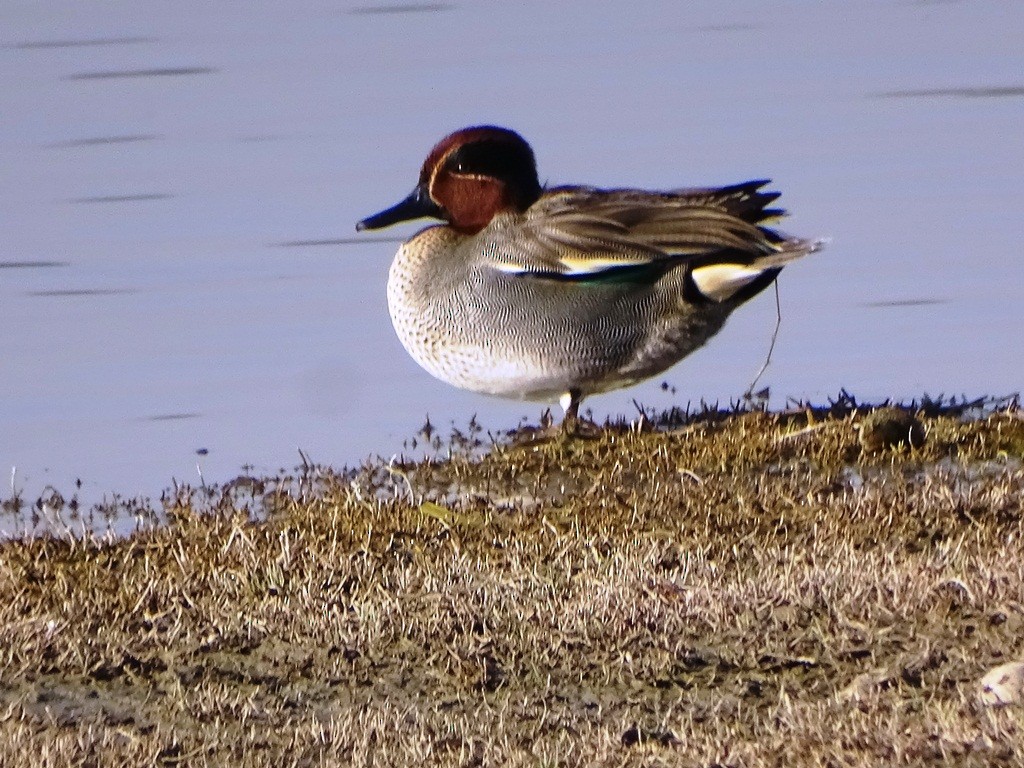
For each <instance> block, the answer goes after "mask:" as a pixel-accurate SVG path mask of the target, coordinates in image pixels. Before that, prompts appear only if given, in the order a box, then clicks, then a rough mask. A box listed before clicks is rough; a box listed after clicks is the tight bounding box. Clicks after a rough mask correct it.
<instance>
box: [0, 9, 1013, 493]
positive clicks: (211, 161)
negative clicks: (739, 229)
mask: <svg viewBox="0 0 1024 768" xmlns="http://www.w3.org/2000/svg"><path fill="white" fill-rule="evenodd" d="M584 7H585V12H581V10H580V9H581V8H584ZM481 9H485V11H486V12H481ZM624 9H626V10H628V12H625V13H624ZM1022 28H1024V6H1022V5H1020V4H1007V3H1005V2H1001V1H1000V0H972V2H970V3H941V4H940V3H928V4H927V5H912V6H911V5H906V4H901V3H898V2H893V3H875V2H867V1H866V0H864V1H859V0H855V1H852V2H847V3H842V4H838V3H837V4H827V3H793V4H781V5H779V4H773V5H770V6H769V5H766V4H764V3H761V2H755V0H738V2H734V3H724V4H723V3H713V2H709V1H703V0H702V1H700V2H696V3H690V4H686V7H685V10H683V9H682V6H681V5H680V4H678V3H676V2H670V0H664V1H663V2H657V1H654V2H649V3H637V4H629V5H628V7H627V6H625V5H623V4H622V3H617V2H611V0H592V1H591V2H588V3H586V4H585V6H584V5H583V4H570V3H531V4H515V3H488V4H478V3H427V2H424V3H401V2H398V3H395V4H389V3H385V2H383V0H381V1H380V2H374V1H373V0H370V2H367V0H363V2H345V1H344V0H341V2H339V3H336V4H333V5H332V4H327V5H324V4H322V3H314V2H305V1H304V0H298V1H297V2H296V3H293V4H289V5H288V6H283V5H274V4H250V5H238V4H230V3H219V4H210V3H200V2H197V1H196V0H184V4H181V3H175V4H168V3H159V2H156V1H155V0H138V2H135V3H130V4H119V5H117V7H116V8H114V7H113V6H103V5H96V6H95V7H92V6H90V7H89V8H87V9H86V8H85V6H82V5H81V4H79V3H74V2H71V1H70V0H51V2H46V3H34V4H33V3H23V4H20V5H18V11H17V13H13V12H5V13H4V23H3V25H2V27H0V55H2V58H3V63H2V72H3V75H2V77H3V86H4V87H3V88H2V89H0V115H3V120H0V155H2V156H3V158H4V161H3V173H0V232H2V233H3V237H2V238H0V359H2V360H3V365H0V471H2V472H3V473H4V475H5V476H6V475H7V474H8V473H9V472H11V471H12V469H13V472H12V475H13V476H14V478H15V480H14V481H12V482H11V483H4V484H3V486H4V488H3V489H2V490H0V500H3V499H6V498H9V497H10V496H11V495H12V493H13V491H12V490H11V489H12V488H16V489H17V490H18V491H19V492H20V493H22V496H23V498H33V499H35V498H39V497H40V495H41V494H42V492H43V489H45V488H47V486H49V487H51V488H54V489H58V490H59V491H60V492H61V493H64V494H65V495H66V496H67V497H68V498H70V497H71V493H69V492H68V489H71V490H72V491H73V492H74V493H75V494H77V497H78V498H79V499H80V500H81V501H82V502H83V503H86V502H87V501H88V502H92V501H97V500H101V499H103V498H104V497H107V498H109V497H110V494H111V492H113V491H117V492H120V493H122V494H124V495H125V496H126V497H129V498H131V497H133V496H136V495H145V496H153V497H155V496H157V495H158V494H159V493H160V492H161V490H162V489H163V488H165V487H166V486H168V485H169V484H170V483H171V481H172V480H173V479H177V480H179V481H190V482H195V481H196V480H197V477H199V473H200V471H201V473H202V478H205V479H200V482H201V483H203V484H204V485H205V484H206V483H209V484H211V485H212V484H214V483H215V482H222V481H223V480H224V479H226V478H231V477H234V476H235V475H237V474H238V472H239V468H240V467H242V466H243V465H246V464H252V465H253V466H254V469H253V472H252V474H254V475H259V474H261V473H263V472H273V471H275V470H277V469H278V468H279V467H281V466H286V467H287V466H291V465H292V464H293V463H294V460H295V457H296V456H297V451H298V450H302V451H303V453H304V454H305V455H307V456H312V457H313V458H314V459H315V460H316V461H318V462H321V463H323V464H331V465H335V466H342V465H344V464H353V463H357V462H359V461H360V460H361V459H362V458H363V457H365V456H367V455H370V454H383V455H385V456H390V455H391V454H393V453H397V452H400V451H401V450H402V441H403V440H404V439H406V438H408V437H409V436H410V435H412V434H414V433H415V431H416V430H417V429H418V428H419V426H420V425H421V424H423V423H424V418H425V417H426V416H428V415H429V421H430V423H431V424H436V425H438V427H439V428H440V429H442V430H445V429H446V428H447V427H448V426H449V425H451V424H453V423H455V424H460V425H461V424H465V423H466V421H467V420H468V419H469V418H470V417H471V416H473V415H474V414H477V419H478V421H479V422H480V423H482V424H485V425H486V427H487V429H489V430H493V431H495V432H499V431H501V430H503V429H507V428H510V427H512V426H515V425H516V424H518V423H519V422H520V420H521V419H523V418H525V419H527V420H528V421H530V422H531V423H536V421H537V419H538V417H539V415H540V412H541V410H542V408H541V407H540V406H538V405H535V404H523V403H516V402H508V401H500V400H492V399H488V398H485V397H482V396H480V395H476V394H473V393H464V392H460V391H457V390H454V389H452V388H450V387H448V386H447V385H445V384H443V383H441V382H437V381H435V380H434V379H432V378H430V376H429V375H427V374H426V373H424V372H423V371H422V370H420V369H419V368H418V366H417V365H416V364H415V363H414V362H413V361H412V360H410V359H409V357H408V355H407V354H406V353H405V351H404V350H403V349H402V348H401V345H400V344H399V343H398V341H397V339H396V338H395V335H394V333H393V331H392V329H391V323H390V320H389V316H388V310H387V303H386V297H385V283H386V280H387V273H388V268H389V265H390V262H391V259H392V258H393V257H394V252H395V250H396V247H397V241H398V240H400V239H401V238H398V237H372V238H371V237H356V236H355V232H354V230H353V227H354V223H355V222H356V221H357V220H359V219H360V218H361V217H363V216H365V214H366V213H367V211H371V210H375V209H377V208H378V207H379V203H380V201H389V200H393V199H394V198H395V196H396V194H401V193H403V192H404V191H407V190H408V188H409V186H410V184H411V183H412V182H413V176H414V174H415V169H416V168H417V167H418V164H419V163H421V162H422V160H423V157H424V156H425V153H426V151H427V150H428V149H429V148H430V146H431V145H432V144H433V142H434V141H436V139H437V138H438V137H439V136H443V135H446V134H447V133H449V132H450V131H452V130H453V129H456V128H459V127H461V126H464V125H469V124H473V123H484V122H490V123H499V124H505V125H508V126H510V127H512V128H515V129H518V130H519V131H520V132H522V133H523V134H524V135H525V136H527V138H529V139H530V141H531V142H532V143H533V145H534V148H535V150H536V151H537V154H538V160H539V163H540V166H541V172H542V173H543V174H544V178H545V180H546V181H548V182H549V183H551V184H559V183H576V182H579V183H592V184H595V185H602V186H637V187H645V188H650V189H670V188H677V187H687V186H691V187H692V186H702V185H708V184H725V183H730V182H734V181H739V180H742V179H747V178H757V177H762V176H764V177H769V176H770V177H772V178H774V179H775V180H776V184H777V187H778V188H779V189H780V190H781V191H782V192H783V198H782V202H783V204H784V205H785V207H786V208H787V209H789V210H790V211H791V212H792V216H791V218H790V219H788V220H787V221H786V224H785V227H786V229H787V230H788V231H791V232H793V233H796V234H800V235H806V236H808V237H818V236H831V237H832V238H833V241H832V243H831V244H830V245H829V247H828V248H827V249H826V250H824V251H823V252H822V253H820V254H816V255H815V256H814V257H813V258H811V259H807V260H805V261H804V262H801V263H800V264H798V265H795V266H794V267H792V268H791V269H787V270H786V271H785V272H784V273H783V275H782V278H781V280H780V284H779V289H780V295H781V304H782V326H781V329H780V331H779V336H778V343H777V345H776V347H775V349H774V352H773V357H772V364H771V366H770V367H769V368H768V370H767V371H766V373H765V374H764V377H763V379H762V380H761V382H759V386H763V385H770V388H771V397H772V405H774V406H780V405H782V404H784V403H785V402H786V399H787V398H788V397H793V398H802V399H811V400H814V401H818V402H821V401H823V400H824V399H826V398H828V397H830V396H834V395H835V393H836V392H838V391H840V390H841V389H842V388H844V387H845V388H846V389H848V390H849V391H851V392H853V393H855V394H856V395H857V396H858V397H860V398H861V399H864V400H867V399H884V398H894V399H910V398H912V397H915V396H919V395H921V394H922V393H923V392H926V391H933V392H934V391H944V392H951V393H952V392H956V393H961V392H965V393H967V394H970V395H977V394H982V393H991V394H1004V393H1009V392H1012V391H1017V390H1019V389H1020V387H1021V373H1022V371H1024V351H1022V345H1020V344H1018V343H1016V342H1017V335H1019V331H1018V330H1017V329H1019V328H1021V327H1024V296H1022V293H1024V286H1022V284H1021V281H1020V280H1017V279H1015V276H1016V275H1018V274H1019V272H1020V243H1021V242H1022V241H1024V222H1022V219H1021V216H1020V211H1019V208H1020V195H1019V172H1020V168H1022V167H1024V142H1021V141H1020V139H1019V135H1020V126H1021V125H1022V124H1024V99H1020V98H1018V97H1019V96H1021V95H1022V94H1024V86H1022V85H1021V81H1020V77H1021V73H1020V34H1019V32H1020V29H1022ZM950 51H956V54H957V55H956V56H951V55H950ZM214 74H216V76H209V77H207V76H205V75H214ZM965 83H966V84H976V85H975V86H973V87H962V86H963V84H965ZM950 84H957V87H950ZM865 94H874V95H875V96H877V97H878V98H865ZM882 97H884V98H882ZM917 97H921V98H917ZM929 97H930V98H929ZM55 150H67V151H55ZM147 202H154V203H156V204H153V205H147V204H145V203H147ZM120 203H124V205H119V204H120ZM134 203H138V204H134ZM424 223H425V222H414V223H411V224H410V225H409V226H408V227H407V228H406V229H403V230H396V231H399V232H404V235H403V236H405V237H407V236H409V235H411V234H412V233H413V232H415V231H416V230H417V229H418V228H419V227H421V226H423V225H424ZM284 248H288V249H289V250H287V251H285V250H283V249H284ZM57 267H59V268H60V269H55V268H57ZM105 296H106V297H114V296H116V297H117V298H116V300H103V297H105ZM93 298H95V299H96V300H91V299H93ZM901 306H902V307H907V310H906V311H898V310H894V311H884V309H883V308H886V307H901ZM879 309H882V311H876V310H879ZM774 327H775V304H774V301H773V300H772V297H771V296H765V297H763V299H762V300H756V301H754V302H753V303H751V304H750V305H749V306H747V307H744V308H743V310H742V311H741V312H738V313H737V314H736V315H735V316H734V318H733V319H731V320H730V322H729V324H728V326H727V327H726V328H725V329H724V330H723V332H722V333H721V334H720V335H719V336H718V337H716V338H715V339H714V340H713V342H712V343H711V344H710V345H709V346H708V347H707V348H706V349H704V350H701V351H700V352H698V353H697V354H695V355H694V356H692V357H690V358H688V359H687V360H686V361H684V362H683V363H682V364H680V365H679V366H677V367H676V368H673V369H672V370H671V371H669V372H667V374H666V375H664V376H662V377H659V378H657V379H655V380H652V381H650V382H647V383H645V384H643V385H639V386H637V387H634V388H632V389H629V390H624V391H621V392H616V393H610V394H608V395H603V396H600V397H594V398H592V399H589V400H588V401H587V405H588V407H590V408H592V409H593V414H594V417H595V418H596V419H597V420H599V421H602V420H603V419H604V418H605V417H606V416H612V417H616V416H619V415H626V416H633V415H634V414H636V413H637V411H638V408H637V407H635V406H634V401H636V402H637V403H639V404H640V405H641V406H642V407H643V408H645V409H648V410H649V409H652V408H655V409H663V408H667V407H670V406H679V407H680V408H684V409H685V408H686V407H687V403H697V402H700V401H702V400H703V401H707V402H710V403H715V402H720V403H728V402H730V401H732V400H738V399H739V398H740V397H741V396H742V393H743V391H744V389H745V388H746V386H747V385H748V384H749V382H750V380H751V378H752V377H753V375H754V374H755V373H756V372H757V371H758V369H759V368H760V366H761V364H762V361H763V360H764V357H765V354H766V352H767V349H768V347H769V344H770V343H771V339H772V332H773V330H774ZM663 383H664V384H665V385H666V386H665V387H664V388H662V386H661V385H662V384H663ZM197 449H202V450H203V451H205V453H204V454H202V455H201V459H202V466H201V468H198V469H197V466H196V460H197V453H196V452H197ZM78 478H81V481H82V484H81V487H80V488H79V487H76V480H77V479H78ZM50 501H51V502H53V503H54V504H55V503H56V500H55V499H51V500H50ZM51 506H52V505H51Z"/></svg>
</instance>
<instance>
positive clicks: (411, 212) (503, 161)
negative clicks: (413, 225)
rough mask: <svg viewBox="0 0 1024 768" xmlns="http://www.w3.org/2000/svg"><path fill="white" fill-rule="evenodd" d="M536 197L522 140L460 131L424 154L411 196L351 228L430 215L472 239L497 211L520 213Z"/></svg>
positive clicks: (495, 132)
mask: <svg viewBox="0 0 1024 768" xmlns="http://www.w3.org/2000/svg"><path fill="white" fill-rule="evenodd" d="M540 193H541V187H540V182H539V181H538V180H537V166H536V163H535V161H534V158H533V150H532V149H530V145H529V144H527V143H526V141H525V140H524V139H523V137H522V136H520V135H519V134H518V133H516V132H515V131H510V130H509V129H507V128H498V127H496V126H493V125H481V126H475V127H472V128H463V129H462V130H460V131H456V132H455V133H453V134H451V135H449V136H446V137H444V138H443V139H441V141H439V142H438V143H437V145H436V146H435V147H434V148H433V149H432V150H430V154H429V155H427V159H426V161H425V162H424V163H423V169H422V170H421V171H420V180H419V183H418V184H417V185H416V188H415V189H414V190H413V191H412V194H410V195H409V196H408V197H407V198H405V199H404V200H402V202H400V203H398V204H397V205H394V206H392V207H391V208H388V209H387V210H384V211H381V212H380V213H377V214H374V215H373V216H370V217H368V218H365V219H363V220H362V221H360V222H359V223H358V224H356V229H357V230H364V229H380V228H382V227H388V226H391V225H392V224H397V223H398V222H400V221H409V220H410V219H419V218H422V217H424V216H430V217H433V218H436V219H441V220H442V221H446V222H448V224H449V226H451V227H452V228H453V229H456V230H458V231H459V232H463V233H465V234H475V233H477V232H479V231H480V230H481V229H483V228H484V227H486V226H487V225H488V224H489V223H490V221H491V219H493V218H494V216H495V215H496V214H498V213H501V212H502V211H519V212H522V211H525V210H526V209H527V208H529V207H530V206H531V205H533V203H534V202H535V201H536V200H537V198H538V197H540Z"/></svg>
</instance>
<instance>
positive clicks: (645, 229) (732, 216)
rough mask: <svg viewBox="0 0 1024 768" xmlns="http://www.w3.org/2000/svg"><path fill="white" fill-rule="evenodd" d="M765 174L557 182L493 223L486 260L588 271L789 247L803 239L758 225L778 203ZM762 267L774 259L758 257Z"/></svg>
mask: <svg viewBox="0 0 1024 768" xmlns="http://www.w3.org/2000/svg"><path fill="white" fill-rule="evenodd" d="M767 183H768V182H767V181H766V180H758V181H750V182H746V183H744V184H737V185H734V186H731V187H722V188H719V189H693V190H676V191H672V192H662V193H655V192H644V191H641V190H631V189H620V190H599V189H593V188H588V187H562V188H556V189H552V190H549V191H548V192H546V193H545V194H544V195H543V196H542V197H541V198H540V199H539V200H538V201H537V202H536V203H534V205H533V206H531V207H530V208H529V210H527V211H526V213H525V214H522V216H521V217H516V219H515V220H514V221H508V222H506V225H505V226H502V225H501V224H498V223H497V222H496V226H497V227H498V228H499V229H500V232H497V233H495V234H496V235H498V236H496V237H494V238H493V239H491V238H488V253H487V254H486V255H487V257H488V260H489V261H490V262H491V265H492V266H493V267H494V268H496V269H499V270H501V271H504V272H511V273H520V274H532V275H537V276H551V277H561V278H563V279H573V278H575V279H582V280H585V279H588V278H602V277H606V276H607V274H606V273H608V272H609V271H618V270H622V269H624V268H639V267H642V266H645V265H649V266H651V267H652V268H654V267H658V266H660V267H662V268H664V267H668V266H670V265H674V264H678V263H679V262H680V261H686V262H688V263H691V264H692V265H693V266H694V267H695V268H696V267H698V266H700V265H704V264H709V263H721V262H723V261H726V262H734V261H737V260H738V263H741V264H751V263H753V262H755V261H760V260H761V259H763V258H765V257H770V256H773V255H774V256H782V255H783V254H784V253H787V252H790V253H788V255H789V256H790V258H786V259H785V260H786V261H788V260H791V258H795V257H796V255H795V254H794V253H791V252H793V251H797V250H799V251H802V252H801V253H800V254H799V255H803V253H806V252H807V246H808V244H807V243H805V242H804V241H798V240H793V239H790V238H786V237H783V236H782V235H780V234H778V233H777V232H775V231H774V230H772V229H769V228H768V227H765V226H762V224H763V223H764V222H766V221H769V220H771V219H774V218H778V217H780V216H782V215H783V214H784V211H782V210H781V209H776V208H769V207H768V205H769V204H770V203H771V202H772V201H774V200H775V199H776V198H777V197H778V193H776V192H762V191H760V190H761V187H763V186H764V185H765V184H767ZM760 266H763V267H769V266H773V264H767V263H766V264H764V265H760Z"/></svg>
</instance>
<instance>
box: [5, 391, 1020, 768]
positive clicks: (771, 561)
mask: <svg viewBox="0 0 1024 768" xmlns="http://www.w3.org/2000/svg"><path fill="white" fill-rule="evenodd" d="M919 405H920V404H919ZM974 405H977V404H974ZM852 406H855V407H851V403H845V404H842V403H834V404H832V407H831V408H821V409H810V410H800V409H794V410H793V411H791V412H787V413H771V412H763V411H746V412H738V413H726V412H721V411H705V412H704V413H703V414H689V415H687V416H686V417H685V418H680V419H679V421H678V423H677V424H675V425H673V424H671V423H665V424H662V425H659V426H658V428H657V429H645V428H642V427H640V426H637V425H634V426H632V427H630V426H627V425H621V426H618V427H616V426H610V427H608V428H607V429H605V430H604V431H603V432H602V433H601V434H600V435H599V436H597V437H596V438H594V439H579V440H561V439H558V440H552V441H548V442H543V443H538V444H535V445H529V446H523V447H507V446H502V445H499V446H495V447H493V448H490V449H489V450H484V448H485V447H486V446H485V445H483V443H486V442H487V441H486V439H483V440H481V438H480V435H474V434H472V433H469V434H463V437H464V438H465V442H464V443H462V444H461V446H454V447H453V450H452V457H451V458H450V459H445V460H441V459H438V460H425V461H421V462H409V463H402V462H398V461H396V462H392V463H391V464H388V463H385V462H379V463H376V464H370V465H366V466H364V467H362V468H361V469H359V470H354V471H351V472H334V471H332V470H329V469H327V468H322V467H314V466H311V465H307V467H306V468H305V470H306V471H305V472H298V473H295V474H292V475H287V476H282V477H279V478H266V479H258V480H253V481H236V482H235V483H234V484H230V483H229V484H226V485H225V486H222V487H221V488H219V489H218V490H217V491H216V492H215V493H213V494H212V495H210V494H208V495H207V496H206V497H205V498H203V497H201V496H199V497H197V496H196V494H195V493H194V492H193V489H188V492H187V493H185V492H182V493H180V494H179V495H178V496H176V497H173V498H170V497H169V498H168V499H167V501H168V502H169V504H168V505H167V506H166V507H165V510H164V511H165V513H166V521H165V522H163V524H162V525H160V526H158V527H155V528H153V529H151V530H146V531H141V532H139V533H137V534H134V535H132V536H128V537H105V538H95V537H93V538H89V537H86V538H85V539H81V538H76V537H74V536H64V537H56V536H48V537H46V536H44V537H39V538H36V539H31V540H24V541H5V542H2V543H0V636H2V638H3V640H2V642H0V645H2V646H3V647H5V648H7V649H8V650H7V651H5V663H4V665H3V668H2V671H0V738H3V739H4V741H5V743H6V744H7V745H8V750H9V751H8V755H9V757H8V760H9V761H10V762H9V764H10V765H30V764H31V765H39V764H51V765H58V764H67V763H70V762H75V761H81V760H82V759H85V758H86V757H90V759H98V760H99V761H100V762H122V763H125V762H127V763H138V764H154V763H156V764H161V763H164V764H170V763H179V762H186V763H195V762H214V763H225V762H230V763H233V764H241V765H257V764H266V763H268V762H276V763H279V764H280V763H286V764H297V765H304V764H309V765H314V764H320V763H323V762H332V761H333V762H341V763H354V764H367V763H369V762H370V761H373V762H374V763H375V764H421V763H423V764H437V765H466V764H479V765H489V764H507V765H520V764H523V765H525V764H530V765H533V764H536V763H537V762H541V763H550V764H572V765H575V764H595V763H598V764H606V765H620V764H635V763H644V764H647V763H650V762H652V761H653V762H656V763H657V762H659V761H661V762H664V761H668V762H672V763H680V764H684V765H688V764H694V765H696V764H709V763H715V762H718V763H723V764H737V765H758V764H779V763H781V764H788V765H816V764H821V763H823V762H828V761H830V760H831V761H834V762H841V763H842V764H846V765H871V764H879V763H881V762H899V761H909V762H910V763H931V762H944V761H953V762H957V763H959V764H962V763H963V762H964V761H972V760H973V761H978V762H985V763H987V764H992V763H997V764H998V763H1001V762H1013V761H1014V760H1017V759H1019V758H1020V756H1021V755H1022V754H1024V736H1022V734H1024V730H1022V729H1021V727H1020V726H1021V720H1020V717H1021V714H1020V713H1021V711H1022V710H1021V709H1020V708H1019V707H1015V706H1007V707H998V708H992V707H988V706H986V705H985V703H984V700H983V697H982V696H981V689H980V684H979V680H980V679H981V678H982V676H983V675H984V674H985V673H986V672H987V671H988V670H989V669H991V668H992V667H995V666H998V665H999V664H1002V663H1005V662H1010V661H1020V660H1024V632H1022V631H1021V630H1022V628H1024V553H1022V551H1021V548H1020V540H1021V536H1022V534H1024V511H1022V504H1024V502H1022V499H1024V418H1022V413H1021V411H1020V409H1019V408H1018V406H1017V405H1016V403H1015V402H1013V401H1007V402H1005V403H1003V404H1002V407H1001V408H996V409H992V408H989V409H987V410H988V412H987V413H979V414H978V415H977V416H976V417H974V418H965V415H971V414H969V413H968V411H969V409H970V408H971V407H972V404H960V405H957V406H954V407H950V406H949V404H946V405H945V406H942V407H938V406H936V407H934V408H931V409H929V408H928V407H918V408H916V409H915V410H914V411H913V412H912V413H908V412H907V411H906V410H899V409H890V412H889V413H888V416H886V417H885V418H882V417H878V418H876V421H877V422H878V423H877V424H875V425H874V427H872V426H871V425H870V423H869V414H868V413H867V412H866V410H865V409H864V407H862V406H856V404H855V403H853V404H852ZM875 412H876V413H883V415H884V409H875ZM901 414H903V415H904V416H909V417H911V418H912V419H916V420H917V421H918V423H919V425H920V426H921V427H922V428H923V432H924V440H923V442H921V443H916V447H915V440H914V438H913V431H912V430H913V422H912V421H909V422H908V421H904V422H900V424H899V425H897V427H895V428H890V426H891V424H892V423H894V420H895V421H898V420H899V418H901ZM887 425H889V426H887ZM901 425H902V426H901ZM872 429H874V430H876V431H878V432H879V435H880V436H876V437H872V434H873V433H872V431H871V430H872ZM904 436H905V437H904ZM478 442H480V443H481V444H478ZM180 490H182V491H184V490H185V489H184V488H182V489H180ZM208 490H209V489H208ZM254 512H258V514H254Z"/></svg>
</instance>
